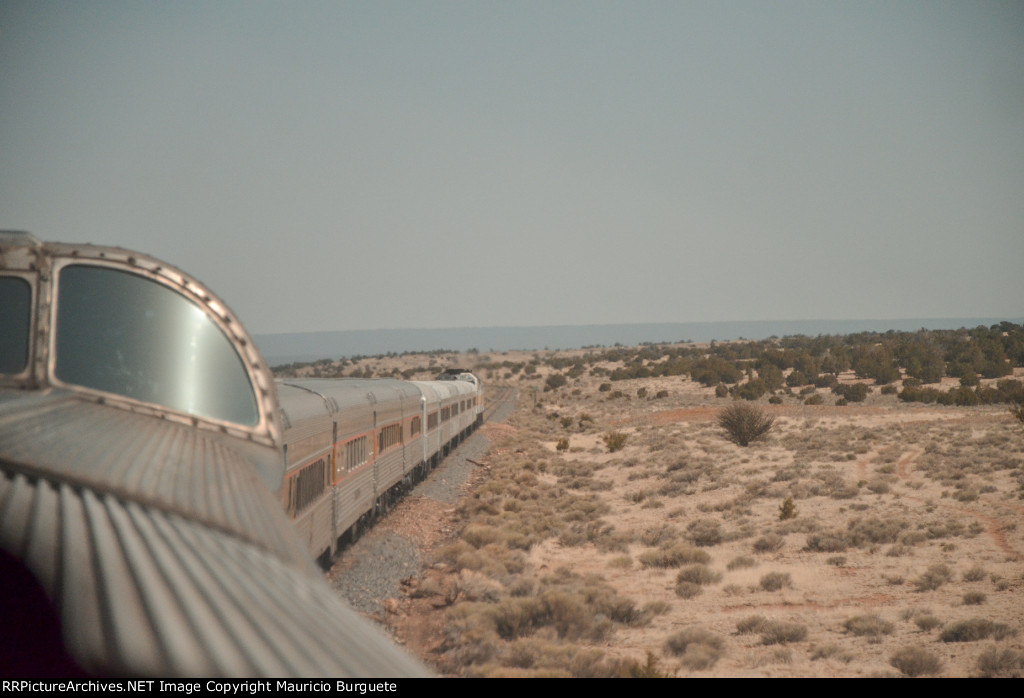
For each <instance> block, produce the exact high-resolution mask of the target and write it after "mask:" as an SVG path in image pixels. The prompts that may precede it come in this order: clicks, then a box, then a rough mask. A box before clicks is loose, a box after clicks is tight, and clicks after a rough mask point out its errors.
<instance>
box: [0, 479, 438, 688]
mask: <svg viewBox="0 0 1024 698" xmlns="http://www.w3.org/2000/svg"><path fill="white" fill-rule="evenodd" d="M0 545H2V546H3V547H4V548H5V549H6V550H8V551H11V552H13V553H14V554H16V555H18V556H20V557H21V558H22V559H23V560H24V561H25V563H26V564H27V566H28V567H29V569H30V570H31V571H32V572H33V573H34V574H35V575H36V577H37V578H38V579H39V580H40V582H41V583H42V585H43V587H44V589H45V590H46V592H47V593H48V595H50V597H51V598H52V599H53V600H54V601H55V602H56V604H57V607H58V608H59V609H60V613H61V621H62V624H63V628H64V633H65V642H66V644H67V646H68V649H69V650H70V651H71V653H72V655H73V656H74V657H75V658H76V660H77V661H78V662H79V663H80V664H81V665H82V666H83V667H84V668H86V669H87V670H90V671H94V672H97V673H100V674H116V673H124V674H129V675H162V676H209V675H225V676H286V675H287V676H321V677H322V676H405V675H422V674H424V673H425V670H424V668H423V667H422V666H421V665H419V664H418V663H417V662H415V661H414V660H412V659H410V658H408V657H407V656H406V655H405V654H404V653H402V652H401V651H400V650H398V649H397V648H396V647H394V646H393V645H392V644H391V643H390V642H389V641H387V640H386V639H385V638H384V637H383V636H382V635H381V634H380V632H379V631H377V630H376V629H375V628H372V627H371V626H370V625H369V623H368V622H367V621H365V620H363V619H362V618H360V617H359V616H358V615H357V614H356V613H354V612H353V611H351V610H350V609H348V608H346V607H345V606H344V605H343V604H342V603H341V602H340V601H339V600H338V599H337V598H336V596H335V595H334V592H333V591H332V590H331V589H330V588H329V587H328V586H327V584H326V583H325V582H324V581H323V580H322V579H321V578H319V577H317V576H315V575H308V574H305V573H303V572H302V571H298V570H295V569H291V568H289V567H287V566H285V565H284V564H282V563H281V562H280V561H279V560H277V559H276V558H275V557H274V556H272V555H269V554H267V553H266V552H265V551H262V550H260V549H258V548H257V547H255V546H253V545H250V544H248V543H246V542H243V541H241V540H238V539H237V538H235V537H233V536H229V535H225V534H224V533H222V532H218V531H216V530H211V529H209V528H208V527H206V526H204V525H203V524H201V523H197V522H195V521H189V520H186V519H184V518H182V517H180V516H178V515H176V514H173V513H170V512H167V511H163V510H160V509H156V508H154V507H149V506H145V505H142V504H139V503H137V502H126V501H123V500H121V499H119V498H117V497H115V496H112V495H104V494H97V493H95V492H93V491H91V490H89V489H84V488H81V487H73V486H70V485H68V484H66V483H59V482H53V481H49V480H47V479H45V478H31V477H26V476H25V475H23V474H12V473H10V472H8V471H7V469H6V468H5V469H4V472H3V475H2V477H0Z"/></svg>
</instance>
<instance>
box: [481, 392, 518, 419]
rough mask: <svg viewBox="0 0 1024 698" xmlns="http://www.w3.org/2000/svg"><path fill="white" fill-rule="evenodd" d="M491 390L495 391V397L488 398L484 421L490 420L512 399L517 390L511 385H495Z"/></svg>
mask: <svg viewBox="0 0 1024 698" xmlns="http://www.w3.org/2000/svg"><path fill="white" fill-rule="evenodd" d="M489 391H490V392H493V393H494V397H493V398H490V399H488V400H487V401H486V404H485V405H484V423H487V422H489V421H490V420H491V417H493V416H494V413H495V412H497V411H498V408H499V407H501V406H502V405H504V404H505V403H506V402H508V401H509V400H510V399H512V396H513V395H515V392H516V391H515V388H513V387H512V386H510V385H500V386H495V387H493V388H489Z"/></svg>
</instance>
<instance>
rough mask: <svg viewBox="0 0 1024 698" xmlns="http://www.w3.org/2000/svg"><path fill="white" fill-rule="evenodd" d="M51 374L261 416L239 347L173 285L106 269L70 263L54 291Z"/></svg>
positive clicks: (239, 415)
mask: <svg viewBox="0 0 1024 698" xmlns="http://www.w3.org/2000/svg"><path fill="white" fill-rule="evenodd" d="M55 346H56V369H55V373H56V377H57V378H58V379H60V380H61V381H63V382H65V383H71V384H74V385H80V386H83V387H86V388H93V389H96V390H102V391H105V392H110V393H116V394H117V395H124V396H126V397H130V398H134V399H136V400H141V401H143V402H150V403H154V404H157V405H162V406H164V407H169V408H171V409H174V410H178V411H181V412H187V413H189V414H194V415H197V416H200V417H209V418H211V419H218V420H223V421H227V422H234V423H236V424H244V425H254V424H256V423H257V422H258V421H259V410H258V408H257V405H256V397H255V392H254V391H253V387H252V383H251V381H250V379H249V374H248V372H247V371H246V370H245V366H244V364H243V363H242V360H241V358H240V357H239V356H238V352H237V351H236V350H235V348H234V345H233V344H232V342H231V340H230V339H228V337H227V336H226V335H225V334H224V333H223V332H222V331H221V329H220V327H218V326H217V324H216V323H215V322H214V320H213V318H212V317H210V316H209V315H207V314H206V313H205V312H204V311H203V310H202V309H201V308H200V307H199V306H197V305H196V304H195V303H193V302H192V301H190V300H189V299H188V298H186V297H185V296H182V295H180V294H179V293H177V292H176V291H174V290H173V289H171V288H169V287H167V286H163V285H161V284H159V283H156V282H155V281H152V280H150V279H147V278H145V277H142V276H138V275H136V274H130V273H128V272H123V271H118V270H116V269H110V268H107V267H93V266H79V265H72V266H67V267H65V268H64V269H62V270H61V272H60V277H59V283H58V293H57V324H56V340H55Z"/></svg>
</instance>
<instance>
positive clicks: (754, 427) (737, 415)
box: [718, 402, 775, 446]
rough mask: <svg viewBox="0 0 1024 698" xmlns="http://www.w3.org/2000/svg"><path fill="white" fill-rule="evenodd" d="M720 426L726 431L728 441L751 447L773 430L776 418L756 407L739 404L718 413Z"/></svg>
mask: <svg viewBox="0 0 1024 698" xmlns="http://www.w3.org/2000/svg"><path fill="white" fill-rule="evenodd" d="M718 425H719V426H720V427H722V429H724V430H725V438H726V439H728V440H729V441H732V442H733V443H734V444H737V445H739V446H749V445H750V443H751V442H753V441H757V440H758V439H760V438H762V437H764V436H765V435H766V434H767V433H768V432H769V431H771V430H772V427H773V426H775V417H772V416H770V415H769V414H768V413H767V412H765V411H764V410H763V409H761V408H760V407H757V406H755V405H750V404H748V403H745V402H737V403H733V404H732V405H729V406H728V407H726V408H725V409H724V410H722V411H721V412H719V413H718Z"/></svg>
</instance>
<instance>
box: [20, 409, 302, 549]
mask: <svg viewBox="0 0 1024 698" xmlns="http://www.w3.org/2000/svg"><path fill="white" fill-rule="evenodd" d="M0 458H2V459H3V460H4V461H6V462H7V463H10V464H11V465H12V466H14V467H16V468H17V469H18V470H19V471H21V472H24V473H26V474H30V475H31V474H39V475H42V476H45V477H53V478H55V479H57V480H59V481H61V482H66V483H69V484H72V485H79V486H85V487H89V488H90V489H93V490H94V491H96V492H97V493H99V494H111V495H114V496H117V497H119V498H121V499H124V500H127V501H135V502H139V503H143V504H146V505H148V506H153V507H156V508H160V509H164V510H166V511H169V512H173V513H177V514H179V515H181V516H184V517H186V518H190V519H195V520H197V521H200V522H203V523H204V524H206V525H207V526H210V527H212V528H215V529H220V530H224V531H228V532H230V533H231V534H232V535H235V536H237V537H239V538H241V539H243V540H247V541H249V542H251V543H253V544H256V545H259V546H261V547H266V548H268V549H269V550H271V551H272V552H273V553H274V554H275V555H277V556H278V557H280V558H281V559H283V560H287V561H289V562H290V563H291V564H295V565H299V566H303V567H305V566H308V560H307V558H306V556H305V555H304V554H301V553H300V552H299V551H296V550H294V538H293V537H292V536H290V535H285V533H284V532H285V531H287V519H286V518H285V516H284V513H283V511H281V505H280V503H279V502H278V501H277V500H276V498H275V497H274V496H273V495H272V494H271V493H270V492H269V491H268V490H267V488H266V486H265V485H264V483H263V482H262V481H261V479H260V478H259V477H258V475H257V472H256V468H254V463H258V462H259V460H260V459H262V460H263V461H268V459H270V461H272V462H265V463H264V465H265V467H267V468H278V469H280V468H281V463H280V456H279V455H278V453H277V451H275V450H273V449H270V448H267V447H262V446H257V445H254V444H246V443H245V442H241V441H238V440H237V439H230V438H227V437H224V438H221V437H219V436H218V435H217V434H215V433H211V432H207V431H199V430H196V429H190V428H188V427H187V426H185V425H182V424H177V423H174V422H167V421H163V420H158V419H153V418H152V417H149V416H145V415H136V414H132V413H131V412H126V411H124V410H121V409H116V408H112V407H107V406H104V405H98V404H95V403H92V402H90V401H87V400H84V399H82V398H80V397H78V396H76V395H74V394H72V393H68V392H65V391H51V392H48V393H7V392H5V393H2V394H0Z"/></svg>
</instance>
